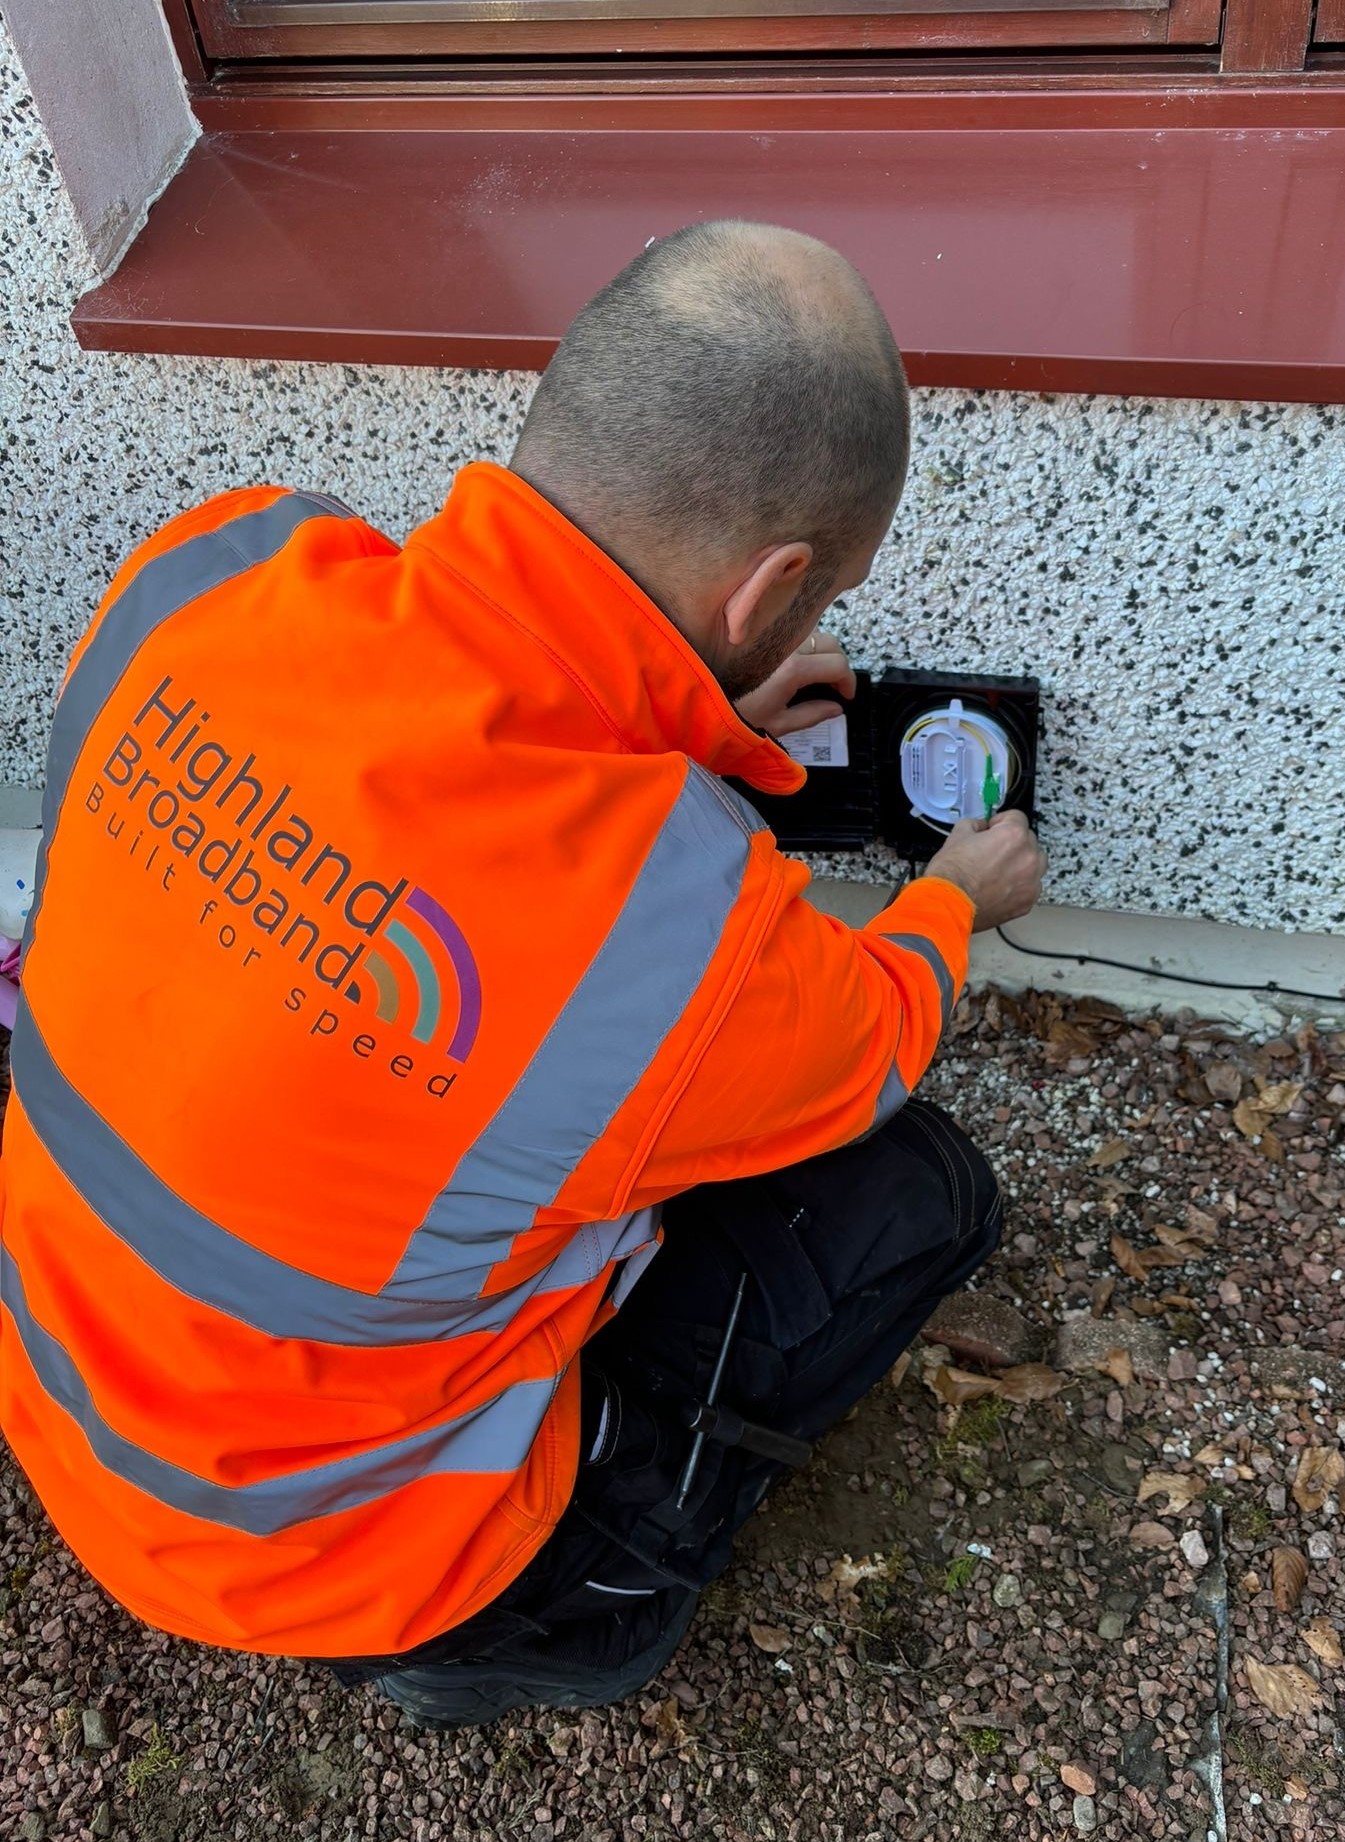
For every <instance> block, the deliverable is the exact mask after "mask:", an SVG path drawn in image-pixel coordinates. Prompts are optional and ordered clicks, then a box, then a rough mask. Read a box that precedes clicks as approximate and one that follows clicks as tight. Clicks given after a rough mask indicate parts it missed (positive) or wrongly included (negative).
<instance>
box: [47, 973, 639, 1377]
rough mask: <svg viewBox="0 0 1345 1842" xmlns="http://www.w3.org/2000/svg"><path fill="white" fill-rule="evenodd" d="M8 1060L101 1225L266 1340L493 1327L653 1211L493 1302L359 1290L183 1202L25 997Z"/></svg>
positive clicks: (573, 1281)
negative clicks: (64, 1057)
mask: <svg viewBox="0 0 1345 1842" xmlns="http://www.w3.org/2000/svg"><path fill="white" fill-rule="evenodd" d="M12 1066H13V1077H14V1091H15V1093H16V1094H17V1095H18V1098H19V1102H20V1104H21V1105H22V1107H23V1110H24V1112H25V1114H26V1115H27V1118H28V1122H29V1124H30V1125H31V1126H32V1129H33V1131H34V1132H35V1133H36V1135H37V1137H38V1139H39V1140H40V1142H41V1144H42V1145H43V1147H44V1148H45V1150H46V1152H47V1155H48V1156H49V1157H50V1158H51V1160H52V1162H53V1163H54V1164H55V1165H56V1166H57V1168H58V1169H59V1170H60V1171H61V1173H62V1175H63V1176H64V1177H65V1179H66V1181H67V1182H68V1183H70V1184H71V1185H72V1186H73V1187H74V1188H75V1189H76V1190H77V1191H78V1192H79V1194H80V1195H81V1196H82V1197H83V1199H84V1201H85V1202H86V1203H87V1204H88V1206H89V1207H90V1208H91V1209H92V1210H93V1212H94V1213H95V1214H96V1215H97V1216H98V1217H99V1218H100V1220H101V1221H102V1222H103V1224H104V1226H105V1227H106V1228H108V1229H109V1230H110V1231H111V1232H112V1233H113V1234H115V1235H116V1236H117V1238H118V1240H120V1241H122V1242H124V1243H125V1245H126V1246H128V1247H129V1248H130V1249H131V1251H132V1252H133V1253H135V1254H137V1255H138V1256H139V1258H140V1259H142V1260H143V1261H144V1262H145V1264H146V1265H147V1266H149V1267H151V1268H152V1269H153V1270H154V1272H156V1273H157V1274H158V1275H159V1277H160V1278H161V1279H165V1280H167V1282H168V1283H169V1285H171V1286H175V1287H176V1288H177V1290H178V1291H179V1292H183V1293H185V1294H186V1295H187V1297H189V1298H194V1299H197V1300H199V1301H200V1302H201V1303H203V1304H206V1305H209V1306H210V1307H211V1309H212V1310H215V1311H223V1312H226V1313H227V1314H228V1315H229V1316H230V1317H234V1318H237V1319H238V1320H239V1322H240V1323H243V1324H247V1325H249V1326H251V1328H252V1329H254V1330H259V1331H262V1332H263V1333H264V1334H265V1335H267V1336H271V1337H291V1338H299V1339H303V1340H304V1341H307V1342H311V1343H341V1344H348V1345H351V1346H353V1347H355V1348H362V1347H381V1346H385V1345H391V1344H397V1343H422V1342H433V1341H437V1340H440V1339H443V1338H446V1337H456V1336H464V1335H467V1334H469V1333H471V1332H473V1331H493V1330H501V1329H503V1327H504V1326H505V1325H506V1324H508V1323H510V1322H511V1321H512V1319H513V1318H514V1317H515V1316H516V1315H517V1313H518V1312H519V1310H520V1309H521V1308H522V1306H523V1305H524V1303H526V1301H527V1300H528V1299H529V1298H530V1297H532V1296H533V1295H534V1294H535V1293H539V1292H556V1291H562V1290H565V1289H566V1288H568V1287H571V1286H579V1285H584V1284H586V1283H587V1282H588V1281H589V1280H590V1279H594V1278H596V1277H597V1275H598V1274H599V1273H600V1272H602V1271H603V1269H604V1267H606V1266H607V1265H608V1264H609V1263H610V1262H611V1261H612V1260H617V1259H621V1258H623V1257H624V1256H625V1254H626V1253H627V1252H630V1251H633V1250H634V1249H635V1248H636V1247H638V1246H640V1245H642V1244H643V1242H644V1241H646V1240H647V1239H648V1238H649V1236H650V1234H652V1232H653V1227H652V1222H653V1211H652V1210H649V1209H641V1210H639V1211H638V1212H636V1213H634V1214H632V1215H628V1216H624V1217H622V1218H620V1219H619V1220H617V1221H612V1222H597V1223H594V1224H592V1225H591V1226H588V1227H585V1228H582V1229H580V1230H578V1231H577V1232H576V1233H575V1234H574V1235H573V1236H572V1238H571V1239H570V1240H569V1241H568V1242H567V1243H566V1245H565V1246H564V1247H562V1249H561V1250H560V1252H559V1254H557V1256H556V1258H555V1259H554V1260H553V1261H552V1262H551V1263H550V1265H549V1266H547V1267H544V1268H543V1269H542V1270H541V1272H539V1273H536V1274H534V1276H533V1277H532V1278H531V1279H528V1280H525V1281H523V1282H522V1283H521V1284H520V1285H517V1286H514V1287H512V1288H511V1289H510V1290H509V1291H507V1292H500V1293H495V1294H493V1295H492V1296H491V1297H489V1298H475V1297H470V1298H463V1299H451V1298H444V1297H443V1296H440V1297H439V1298H396V1297H388V1296H383V1295H380V1294H378V1293H371V1292H357V1291H354V1290H352V1289H351V1288H350V1287H348V1286H341V1285H337V1284H335V1283H334V1282H333V1281H332V1280H329V1279H321V1278H319V1277H318V1276H317V1275H316V1274H313V1273H305V1272H301V1271H300V1270H299V1268H297V1267H293V1266H289V1265H287V1264H286V1262H285V1261H283V1260H277V1259H276V1258H275V1256H274V1255H273V1254H268V1253H265V1252H263V1251H262V1249H261V1248H258V1247H253V1246H251V1245H250V1244H249V1243H248V1242H247V1241H243V1240H240V1239H239V1238H238V1236H237V1235H233V1234H230V1233H229V1231H228V1230H227V1229H225V1228H221V1227H220V1225H219V1223H218V1222H215V1221H212V1220H211V1219H210V1217H209V1216H206V1215H202V1214H201V1212H200V1211H199V1210H198V1209H193V1208H192V1206H191V1204H190V1203H187V1202H184V1201H183V1199H182V1198H181V1197H180V1196H179V1195H177V1193H176V1192H175V1191H174V1190H171V1189H170V1188H169V1187H168V1185H167V1184H166V1183H164V1182H163V1181H162V1180H161V1179H160V1178H158V1177H156V1176H155V1174H154V1172H153V1171H151V1170H150V1168H149V1167H148V1165H146V1164H145V1163H143V1162H142V1161H141V1159H140V1158H138V1157H137V1156H136V1154H135V1153H134V1152H133V1151H132V1150H131V1148H130V1146H129V1145H128V1144H127V1143H126V1141H125V1139H123V1138H121V1137H120V1136H119V1135H118V1134H117V1133H116V1132H114V1131H113V1130H112V1128H111V1127H110V1126H109V1125H108V1124H107V1122H106V1121H105V1120H104V1119H102V1118H101V1117H100V1116H99V1115H98V1114H97V1113H96V1112H95V1111H94V1110H93V1108H92V1107H91V1106H90V1105H89V1104H88V1102H87V1101H85V1100H84V1099H82V1098H81V1096H80V1095H79V1094H77V1093H76V1092H75V1090H74V1088H73V1087H71V1085H70V1083H69V1082H68V1081H67V1080H66V1079H65V1076H64V1075H63V1074H62V1073H61V1071H60V1069H59V1068H57V1066H56V1064H55V1062H54V1061H53V1060H52V1057H51V1054H50V1052H49V1051H48V1049H47V1045H46V1043H45V1042H44V1041H43V1039H42V1033H41V1031H40V1030H39V1029H38V1027H37V1024H36V1022H35V1020H34V1018H33V1015H32V1013H31V1011H30V1010H29V1007H28V1005H27V1003H26V1002H25V1001H24V1000H23V999H22V998H20V1001H19V1014H18V1018H17V1020H16V1022H15V1026H14V1041H13V1044H12ZM484 1278H485V1271H484V1269H483V1271H482V1273H481V1279H482V1280H484Z"/></svg>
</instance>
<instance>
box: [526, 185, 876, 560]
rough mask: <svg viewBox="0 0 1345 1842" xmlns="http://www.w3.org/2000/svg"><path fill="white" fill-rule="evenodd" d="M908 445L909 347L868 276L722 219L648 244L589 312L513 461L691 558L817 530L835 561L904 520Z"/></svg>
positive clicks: (787, 239)
mask: <svg viewBox="0 0 1345 1842" xmlns="http://www.w3.org/2000/svg"><path fill="white" fill-rule="evenodd" d="M909 446H910V408H909V393H908V390H907V386H906V377H905V373H904V371H903V369H902V363H901V354H900V353H899V352H898V350H897V346H896V342H895V341H894V339H893V337H892V332H891V329H890V327H889V326H888V324H887V320H886V318H885V317H884V315H883V312H882V309H881V308H880V307H879V306H878V303H877V301H876V300H874V298H873V295H872V294H871V292H870V291H869V289H868V288H867V286H866V285H865V283H864V282H863V281H862V279H861V278H860V276H859V275H858V274H857V273H856V272H855V271H854V270H852V269H850V268H849V265H848V264H846V263H844V262H843V260H842V258H840V257H839V256H837V255H836V253H835V252H834V251H833V250H830V249H828V248H827V247H826V246H825V245H824V244H820V243H817V242H815V241H814V240H813V239H812V238H805V237H801V236H798V235H797V234H796V233H793V232H788V231H780V230H777V229H775V228H774V227H772V226H766V225H757V224H746V223H739V222H736V221H733V220H724V221H720V222H713V223H706V224H695V225H691V226H689V227H688V228H686V229H684V230H679V231H677V232H675V233H674V234H673V235H672V236H669V237H664V238H661V239H660V240H658V241H656V242H654V243H651V244H650V246H649V247H648V248H647V249H646V250H645V251H644V252H643V253H642V254H641V255H639V256H637V257H636V259H635V261H634V262H632V263H631V264H630V265H629V266H628V267H627V268H625V269H623V270H622V271H621V273H620V274H619V275H618V276H616V277H615V279H614V280H612V281H610V282H609V283H608V284H607V286H606V287H605V288H603V289H602V291H601V292H600V293H599V294H597V295H595V296H594V298H593V299H592V300H591V301H590V302H589V303H588V305H587V306H586V307H584V308H583V309H582V311H581V312H580V313H579V315H578V316H577V318H576V319H575V321H574V323H573V325H572V326H571V327H570V329H569V331H568V332H567V333H566V335H565V337H564V339H563V340H562V341H561V343H560V346H559V347H558V349H557V351H556V355H555V357H554V358H553V359H552V361H551V363H550V365H549V366H548V368H547V370H546V371H545V372H544V373H543V376H542V379H541V382H540V384H539V385H538V387H537V391H536V394H535V396H534V398H533V401H532V405H531V407H530V409H529V412H528V416H527V419H526V421H525V423H524V427H523V432H522V434H521V436H520V439H519V445H518V449H517V451H516V453H515V457H514V458H515V464H516V465H518V467H519V470H520V471H521V472H523V473H524V474H525V475H529V474H535V475H536V476H538V477H539V478H544V479H545V480H547V481H548V482H550V483H552V484H554V485H555V486H556V487H557V488H560V489H562V496H564V489H565V488H567V487H568V489H569V491H570V494H571V496H572V498H573V499H574V500H575V502H576V503H578V504H581V505H588V506H590V507H592V506H595V505H596V506H598V507H600V508H601V510H602V512H603V513H604V515H605V516H607V517H610V518H612V519H615V520H619V521H620V522H621V523H622V524H623V525H625V526H633V527H635V528H637V529H639V530H642V531H644V532H645V533H648V534H650V535H652V536H653V537H654V538H655V539H656V540H657V541H660V542H661V543H662V544H665V545H675V546H676V548H677V549H678V550H680V551H692V550H694V551H697V552H698V553H705V554H707V555H708V556H709V557H712V558H718V557H719V556H720V555H722V554H725V553H728V552H729V551H731V550H733V549H735V548H736V549H738V550H742V549H756V548H760V547H762V546H764V545H767V544H770V543H784V542H790V541H793V540H803V541H805V542H808V543H810V544H811V545H812V546H813V550H814V569H816V570H821V571H827V570H832V569H834V568H835V566H836V564H837V563H838V562H839V561H840V560H841V558H843V557H844V556H845V555H846V554H847V553H848V552H849V551H850V550H852V549H853V548H854V547H855V546H856V545H857V544H858V543H859V542H861V541H862V540H863V539H864V538H865V537H866V536H867V535H869V534H871V533H872V532H873V531H874V530H875V529H876V528H877V527H878V525H879V521H880V520H881V519H883V518H885V517H890V516H891V514H892V512H893V510H894V509H895V506H896V502H897V499H898V498H899V497H900V493H901V488H902V484H903V482H904V479H905V474H906V463H907V456H908V453H909Z"/></svg>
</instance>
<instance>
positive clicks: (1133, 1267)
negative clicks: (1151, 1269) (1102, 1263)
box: [1111, 1234, 1145, 1279]
mask: <svg viewBox="0 0 1345 1842" xmlns="http://www.w3.org/2000/svg"><path fill="white" fill-rule="evenodd" d="M1111 1251H1112V1259H1113V1260H1115V1262H1116V1264H1117V1266H1119V1267H1120V1269H1121V1271H1122V1272H1123V1273H1124V1274H1125V1275H1126V1277H1127V1278H1128V1279H1143V1278H1144V1275H1145V1269H1144V1268H1143V1267H1142V1266H1141V1265H1140V1262H1139V1256H1138V1254H1136V1252H1135V1249H1134V1248H1133V1247H1132V1246H1131V1244H1130V1242H1129V1241H1127V1239H1126V1238H1125V1236H1124V1235H1123V1234H1114V1235H1113V1236H1112V1238H1111Z"/></svg>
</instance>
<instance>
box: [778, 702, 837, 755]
mask: <svg viewBox="0 0 1345 1842" xmlns="http://www.w3.org/2000/svg"><path fill="white" fill-rule="evenodd" d="M780 746H781V748H783V749H784V751H785V753H786V754H787V755H789V756H791V757H792V758H793V759H794V760H795V761H797V762H798V763H799V765H800V766H801V767H806V768H815V767H849V765H850V734H849V730H848V729H847V728H846V722H845V717H844V715H843V714H842V715H841V716H829V717H828V718H827V719H826V721H825V722H824V723H814V724H813V726H812V728H811V729H796V730H795V731H794V733H793V734H792V735H787V736H781V737H780Z"/></svg>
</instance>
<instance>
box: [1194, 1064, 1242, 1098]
mask: <svg viewBox="0 0 1345 1842" xmlns="http://www.w3.org/2000/svg"><path fill="white" fill-rule="evenodd" d="M1203 1072H1204V1076H1205V1085H1206V1087H1208V1088H1209V1090H1210V1092H1211V1093H1212V1094H1213V1095H1214V1097H1215V1099H1216V1100H1228V1101H1232V1100H1238V1099H1240V1098H1241V1097H1242V1076H1241V1075H1240V1074H1239V1073H1238V1071H1237V1069H1236V1068H1235V1067H1234V1066H1233V1064H1232V1062H1211V1063H1210V1065H1209V1067H1208V1068H1206V1069H1205V1070H1204V1071H1203Z"/></svg>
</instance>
